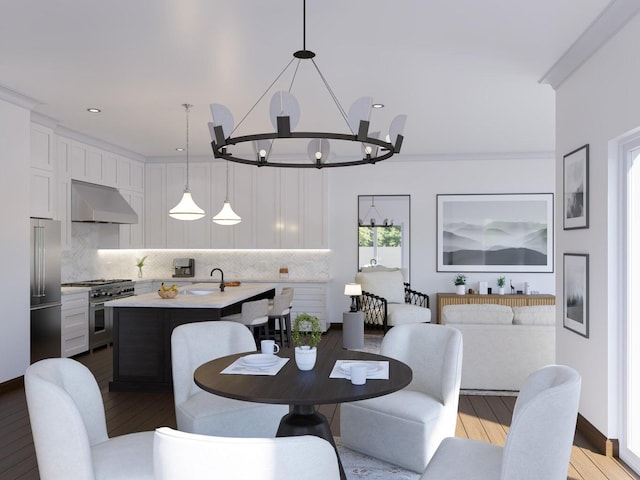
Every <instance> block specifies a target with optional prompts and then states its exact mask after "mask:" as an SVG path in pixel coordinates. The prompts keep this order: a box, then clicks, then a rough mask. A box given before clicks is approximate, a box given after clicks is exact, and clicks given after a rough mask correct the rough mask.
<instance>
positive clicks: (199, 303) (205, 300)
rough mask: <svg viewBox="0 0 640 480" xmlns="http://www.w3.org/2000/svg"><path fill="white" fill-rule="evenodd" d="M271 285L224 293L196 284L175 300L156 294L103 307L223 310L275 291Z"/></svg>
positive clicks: (251, 285) (248, 285) (228, 289)
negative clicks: (191, 292)
mask: <svg viewBox="0 0 640 480" xmlns="http://www.w3.org/2000/svg"><path fill="white" fill-rule="evenodd" d="M276 287H277V285H276V284H272V283H243V284H241V285H239V286H237V287H226V288H225V289H224V292H221V291H220V289H219V288H218V284H215V283H213V284H212V283H196V284H194V285H187V286H184V287H181V288H180V289H179V293H178V295H177V296H176V297H175V298H161V297H160V296H159V295H158V293H157V292H152V293H145V294H144V295H136V296H133V297H126V298H121V299H118V300H110V301H108V302H105V304H104V306H105V307H147V308H223V307H227V306H229V305H233V304H234V303H238V302H241V301H242V300H246V299H247V298H250V297H253V296H254V295H258V294H260V293H264V292H266V291H268V290H271V289H275V288H276ZM190 290H201V291H211V293H207V294H205V295H194V294H189V293H187V292H188V291H190Z"/></svg>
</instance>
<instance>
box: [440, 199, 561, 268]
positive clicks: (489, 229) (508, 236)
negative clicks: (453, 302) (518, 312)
mask: <svg viewBox="0 0 640 480" xmlns="http://www.w3.org/2000/svg"><path fill="white" fill-rule="evenodd" d="M436 203H437V215H436V217H437V220H436V222H437V228H436V235H437V241H436V245H437V246H436V255H437V262H436V265H437V271H438V272H530V273H552V272H553V268H554V252H553V238H554V231H553V228H554V223H553V209H554V207H553V194H552V193H511V194H502V193H500V194H474V195H467V194H453V195H444V194H439V195H437V196H436Z"/></svg>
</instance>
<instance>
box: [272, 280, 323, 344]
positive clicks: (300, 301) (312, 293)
mask: <svg viewBox="0 0 640 480" xmlns="http://www.w3.org/2000/svg"><path fill="white" fill-rule="evenodd" d="M279 287H280V288H279V290H282V288H283V287H292V288H293V308H292V309H291V321H293V320H294V319H295V318H296V316H297V315H298V314H300V313H308V314H309V315H315V316H316V317H318V320H320V325H322V331H323V332H326V331H327V330H328V329H329V323H330V322H329V321H328V319H327V285H326V284H325V283H310V282H304V283H294V282H291V283H281V284H280V285H279Z"/></svg>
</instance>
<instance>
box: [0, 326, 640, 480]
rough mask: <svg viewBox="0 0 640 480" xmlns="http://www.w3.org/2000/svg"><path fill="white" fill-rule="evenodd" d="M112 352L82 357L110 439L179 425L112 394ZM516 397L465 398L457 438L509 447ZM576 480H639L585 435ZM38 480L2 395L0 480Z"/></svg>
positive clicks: (7, 396) (17, 411) (138, 401)
mask: <svg viewBox="0 0 640 480" xmlns="http://www.w3.org/2000/svg"><path fill="white" fill-rule="evenodd" d="M341 342H342V332H341V330H337V329H332V330H330V331H329V332H328V333H327V334H325V335H324V336H323V339H322V343H321V348H329V347H332V346H340V345H341ZM111 354H112V350H111V348H103V349H101V350H97V351H96V352H94V353H92V354H84V355H80V356H78V357H76V359H77V360H78V361H80V362H82V363H83V364H85V365H86V366H87V367H88V368H89V369H90V370H91V371H92V372H93V374H94V375H95V377H96V379H97V380H98V384H99V385H100V388H101V390H102V393H103V398H104V404H105V410H106V416H107V426H108V430H109V435H110V436H115V435H122V434H125V433H130V432H137V431H144V430H152V429H154V428H156V427H158V426H162V425H166V426H171V427H174V428H175V426H176V420H175V415H174V410H173V396H172V395H171V394H166V393H164V394H157V393H127V392H109V391H108V382H109V380H110V379H111V361H112V359H111ZM514 403H515V398H514V397H503V396H477V395H473V396H465V395H463V396H461V398H460V408H459V416H458V425H457V428H456V436H459V437H467V438H474V439H479V440H484V441H487V442H491V443H495V444H498V445H503V444H504V441H505V437H506V434H507V431H508V426H509V423H510V421H511V413H512V411H513V405H514ZM320 411H321V412H322V413H324V414H325V415H326V416H327V418H328V420H329V422H330V423H331V429H332V431H333V433H334V435H336V436H338V435H340V419H339V415H340V409H339V408H338V407H337V406H336V405H324V406H322V407H321V408H320ZM568 478H569V479H571V480H582V479H584V480H599V479H604V480H607V479H609V480H628V479H638V480H640V476H638V475H636V474H635V473H633V472H632V471H631V470H630V469H628V468H626V467H625V465H624V464H623V463H622V462H620V461H619V460H617V459H615V458H611V457H605V456H603V455H599V454H597V453H595V452H594V451H593V449H592V447H591V446H590V445H589V444H588V443H587V442H586V441H585V440H584V438H582V437H581V436H580V435H579V434H578V435H577V436H576V439H575V444H574V448H573V453H572V456H571V465H570V468H569V477H568ZM17 479H29V480H30V479H38V470H37V464H36V457H35V451H34V448H33V439H32V436H31V429H30V427H29V416H28V412H27V407H26V401H25V397H24V390H23V389H14V390H11V391H8V392H3V393H1V394H0V480H17Z"/></svg>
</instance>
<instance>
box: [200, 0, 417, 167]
mask: <svg viewBox="0 0 640 480" xmlns="http://www.w3.org/2000/svg"><path fill="white" fill-rule="evenodd" d="M302 23H303V25H302V27H303V33H302V50H298V51H296V52H295V53H294V54H293V58H292V59H291V61H289V63H288V64H287V65H286V66H285V67H284V69H283V70H282V71H281V72H280V74H278V76H277V77H276V78H275V80H273V82H271V84H270V85H269V87H268V88H267V90H266V91H265V92H264V93H263V94H262V95H261V96H260V98H259V99H258V100H257V101H256V103H254V105H253V106H252V107H251V108H250V109H249V111H248V112H247V113H246V114H245V115H244V117H242V120H241V121H240V123H239V124H238V125H237V126H236V127H235V128H234V121H233V116H232V114H231V112H230V111H229V109H228V108H227V107H226V106H224V105H221V104H216V103H214V104H211V114H212V117H213V122H211V123H209V131H210V134H211V139H212V142H211V147H212V149H213V155H214V157H215V158H223V159H225V160H228V161H230V162H235V163H244V164H247V165H256V166H258V167H265V166H267V167H285V168H286V167H289V168H318V169H320V168H327V167H347V166H352V165H366V164H375V163H377V162H381V161H383V160H387V159H388V158H391V157H392V156H393V155H395V154H397V153H400V147H401V146H402V141H403V139H404V137H403V135H402V132H403V130H404V125H405V122H406V119H407V116H406V115H398V116H396V117H395V118H394V119H393V120H392V121H391V124H390V126H389V134H388V135H387V136H386V137H385V138H384V139H380V138H378V137H379V135H380V132H371V133H370V132H369V126H370V122H369V115H370V112H371V108H372V98H371V97H362V98H359V99H358V100H356V101H355V102H354V103H353V104H352V106H351V108H350V109H349V113H348V114H347V113H346V112H345V110H344V109H343V108H342V106H341V105H340V102H339V101H338V99H337V97H336V95H335V94H334V92H333V90H332V89H331V87H330V86H329V84H328V82H327V80H326V79H325V77H324V75H323V74H322V72H320V69H319V68H318V65H317V64H316V62H315V60H314V57H315V53H314V52H312V51H311V50H307V49H306V0H303V14H302ZM296 59H297V62H295V61H296ZM302 60H310V61H311V63H312V64H313V67H314V68H315V71H316V72H317V73H318V75H319V76H320V79H321V80H322V83H323V84H324V86H325V88H326V89H327V91H328V92H329V95H330V96H331V98H332V99H333V101H334V103H335V105H336V107H337V109H338V111H339V112H340V115H341V116H342V118H343V119H344V120H345V122H346V125H347V127H348V133H334V132H313V131H311V132H309V131H307V132H296V131H293V130H294V129H295V128H296V126H297V124H298V120H299V118H300V107H299V105H298V101H297V99H296V98H295V97H294V96H293V94H292V93H291V88H292V87H293V84H294V81H295V77H296V73H297V71H298V68H299V66H300V62H301V61H302ZM294 62H295V70H294V75H293V79H292V80H291V83H290V86H289V90H288V91H279V92H276V93H275V94H274V95H273V97H272V99H271V103H270V108H269V111H270V116H271V124H272V125H273V127H274V128H275V131H271V132H265V133H256V134H252V135H242V136H237V137H233V134H234V132H235V131H236V130H237V129H238V127H240V125H241V124H242V123H243V122H244V120H245V119H246V118H247V117H248V116H249V114H251V112H252V111H253V110H254V108H255V107H256V106H257V105H258V103H259V102H260V101H261V100H262V99H263V98H264V97H265V95H266V94H267V93H268V92H269V90H270V89H271V88H272V87H273V86H274V85H275V84H276V82H277V81H278V80H279V79H280V77H282V75H283V74H284V73H285V72H286V71H287V70H288V69H289V67H290V66H291V65H292V64H294ZM289 139H309V140H310V141H309V143H308V145H307V155H308V160H306V159H305V160H304V161H303V160H300V159H299V158H297V159H296V160H293V161H284V160H283V161H272V160H271V158H270V157H271V154H272V153H273V150H274V144H275V142H276V141H279V140H289ZM329 140H338V141H341V142H356V143H359V144H360V145H361V148H360V151H361V152H362V156H355V157H342V156H341V157H337V156H333V158H332V155H331V151H330V143H329ZM246 143H251V144H252V146H253V151H254V154H255V155H254V156H252V157H248V156H242V155H234V154H233V153H232V152H231V147H233V146H234V145H240V144H246ZM332 159H333V160H334V161H332Z"/></svg>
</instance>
